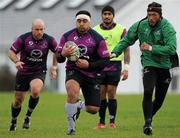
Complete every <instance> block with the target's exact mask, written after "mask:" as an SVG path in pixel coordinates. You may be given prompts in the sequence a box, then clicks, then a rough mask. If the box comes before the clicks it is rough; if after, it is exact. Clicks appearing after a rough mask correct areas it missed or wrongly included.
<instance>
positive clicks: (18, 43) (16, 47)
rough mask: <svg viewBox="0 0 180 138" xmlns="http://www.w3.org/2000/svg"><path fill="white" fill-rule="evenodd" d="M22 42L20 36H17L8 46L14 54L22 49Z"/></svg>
mask: <svg viewBox="0 0 180 138" xmlns="http://www.w3.org/2000/svg"><path fill="white" fill-rule="evenodd" d="M23 46H24V43H23V40H22V38H21V37H18V38H17V39H16V40H15V41H14V42H13V44H12V45H11V47H10V50H12V51H14V52H15V53H16V54H17V53H19V52H20V51H21V49H23Z"/></svg>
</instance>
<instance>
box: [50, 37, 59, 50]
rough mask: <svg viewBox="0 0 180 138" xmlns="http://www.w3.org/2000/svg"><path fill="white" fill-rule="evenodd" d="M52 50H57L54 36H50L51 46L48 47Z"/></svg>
mask: <svg viewBox="0 0 180 138" xmlns="http://www.w3.org/2000/svg"><path fill="white" fill-rule="evenodd" d="M50 49H51V51H52V52H54V53H55V52H57V51H58V45H57V41H56V39H55V38H52V42H51V47H50Z"/></svg>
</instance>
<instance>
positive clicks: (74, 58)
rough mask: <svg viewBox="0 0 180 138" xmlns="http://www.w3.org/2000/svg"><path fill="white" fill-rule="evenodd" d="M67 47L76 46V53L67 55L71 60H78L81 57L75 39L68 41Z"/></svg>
mask: <svg viewBox="0 0 180 138" xmlns="http://www.w3.org/2000/svg"><path fill="white" fill-rule="evenodd" d="M65 47H74V48H75V50H74V53H73V54H72V55H71V56H69V57H67V58H68V60H70V61H77V60H78V58H79V57H80V51H79V48H78V46H77V45H76V43H74V42H73V41H67V42H66V43H65Z"/></svg>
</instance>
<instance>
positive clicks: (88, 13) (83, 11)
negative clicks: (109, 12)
mask: <svg viewBox="0 0 180 138" xmlns="http://www.w3.org/2000/svg"><path fill="white" fill-rule="evenodd" d="M80 14H85V15H87V16H89V17H90V18H91V14H90V12H88V11H86V10H81V11H78V12H77V13H76V16H78V15H80Z"/></svg>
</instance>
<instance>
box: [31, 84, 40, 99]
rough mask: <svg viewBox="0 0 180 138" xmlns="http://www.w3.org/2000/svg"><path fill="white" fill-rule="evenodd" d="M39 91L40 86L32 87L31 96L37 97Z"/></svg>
mask: <svg viewBox="0 0 180 138" xmlns="http://www.w3.org/2000/svg"><path fill="white" fill-rule="evenodd" d="M40 91H41V88H40V87H32V88H31V95H32V97H33V98H37V97H39V93H40Z"/></svg>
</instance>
